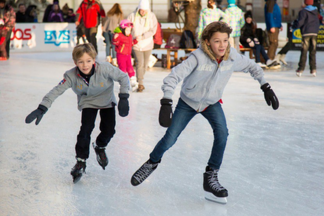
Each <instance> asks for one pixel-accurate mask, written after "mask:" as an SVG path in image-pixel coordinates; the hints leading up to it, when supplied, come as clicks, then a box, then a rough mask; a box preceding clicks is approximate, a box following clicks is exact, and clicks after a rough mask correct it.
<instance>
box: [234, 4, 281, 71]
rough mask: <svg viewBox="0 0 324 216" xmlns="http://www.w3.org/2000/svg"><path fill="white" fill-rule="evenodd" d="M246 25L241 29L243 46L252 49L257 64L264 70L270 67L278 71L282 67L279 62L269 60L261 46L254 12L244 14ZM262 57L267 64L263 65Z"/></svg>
mask: <svg viewBox="0 0 324 216" xmlns="http://www.w3.org/2000/svg"><path fill="white" fill-rule="evenodd" d="M244 19H245V24H244V26H243V27H242V29H241V37H240V42H241V44H242V46H244V47H247V48H252V49H253V51H254V55H255V62H256V63H257V64H258V65H260V67H262V68H266V67H269V68H271V69H277V68H278V66H279V65H280V63H279V62H277V61H275V60H271V59H269V57H268V55H267V53H266V52H265V49H264V47H263V46H262V44H260V41H259V39H258V38H257V35H256V28H257V26H256V23H254V22H253V17H252V12H251V11H250V10H249V11H247V12H246V13H245V14H244ZM261 55H262V57H263V58H264V60H265V63H266V64H263V63H261Z"/></svg>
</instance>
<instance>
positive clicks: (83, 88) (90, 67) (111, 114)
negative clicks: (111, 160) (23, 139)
mask: <svg viewBox="0 0 324 216" xmlns="http://www.w3.org/2000/svg"><path fill="white" fill-rule="evenodd" d="M96 56H97V52H96V50H95V48H94V47H93V45H92V44H90V43H87V44H80V45H77V46H76V47H75V48H74V49H73V53H72V57H73V61H74V63H75V65H76V67H74V68H72V69H70V70H68V71H67V72H65V74H64V78H63V80H62V81H61V82H60V83H59V84H58V85H57V86H55V87H54V88H53V89H52V90H51V91H50V92H49V93H47V94H46V95H45V97H44V98H43V100H42V102H41V103H40V104H39V106H38V108H37V109H36V110H34V111H33V112H32V113H30V114H29V115H28V116H27V117H26V120H25V121H26V123H31V122H32V121H33V120H35V119H36V125H38V123H39V122H40V120H41V119H42V117H43V115H44V114H45V113H46V112H47V110H48V109H49V108H50V107H51V105H52V103H53V102H54V100H55V99H56V98H57V97H58V96H60V95H61V94H63V93H64V92H65V91H66V90H67V89H69V88H72V90H73V91H74V93H75V94H76V95H77V99H78V109H79V110H80V111H81V112H82V117H81V128H80V132H79V134H78V136H77V143H76V145H75V151H76V159H77V163H76V164H75V166H74V167H73V168H72V171H71V175H72V176H73V182H77V181H78V180H80V178H81V176H82V173H83V172H84V171H85V168H86V159H87V158H88V157H89V148H90V141H91V132H92V130H93V128H94V126H95V120H96V116H97V113H98V110H99V113H100V118H101V121H100V131H101V132H100V134H99V135H98V136H97V139H96V141H95V142H94V143H93V146H94V149H95V152H96V154H97V161H98V163H99V165H100V166H102V168H103V169H105V167H106V166H107V165H108V158H107V155H106V153H105V148H106V146H107V145H108V143H109V141H110V139H111V138H112V137H113V135H114V134H115V125H116V120H115V118H116V117H115V106H116V104H117V101H116V98H115V95H114V81H118V82H119V84H120V91H119V92H120V93H119V95H118V96H119V102H118V112H119V115H120V116H122V117H125V116H127V115H128V111H129V105H128V97H129V93H128V92H129V79H128V76H127V74H125V73H124V72H122V71H121V70H119V69H118V68H116V67H114V66H112V65H111V64H109V63H98V62H96V61H95V59H96Z"/></svg>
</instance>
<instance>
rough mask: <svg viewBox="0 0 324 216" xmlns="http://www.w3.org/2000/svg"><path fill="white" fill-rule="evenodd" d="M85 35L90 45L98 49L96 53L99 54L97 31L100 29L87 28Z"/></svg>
mask: <svg viewBox="0 0 324 216" xmlns="http://www.w3.org/2000/svg"><path fill="white" fill-rule="evenodd" d="M84 31H85V35H86V37H87V40H88V41H89V43H91V44H92V45H93V46H94V48H95V49H96V52H97V53H98V47H97V31H98V27H92V28H85V30H84Z"/></svg>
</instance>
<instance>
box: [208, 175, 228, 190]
mask: <svg viewBox="0 0 324 216" xmlns="http://www.w3.org/2000/svg"><path fill="white" fill-rule="evenodd" d="M207 173H208V174H209V175H208V183H209V185H210V187H211V188H212V189H213V190H216V191H222V190H225V188H224V187H223V186H222V185H221V184H220V183H219V182H218V175H217V174H218V173H217V171H216V170H214V171H208V172H207Z"/></svg>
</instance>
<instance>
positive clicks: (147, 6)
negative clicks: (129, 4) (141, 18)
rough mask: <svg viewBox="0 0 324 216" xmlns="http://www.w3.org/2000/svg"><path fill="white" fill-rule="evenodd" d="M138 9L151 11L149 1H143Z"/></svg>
mask: <svg viewBox="0 0 324 216" xmlns="http://www.w3.org/2000/svg"><path fill="white" fill-rule="evenodd" d="M138 9H142V10H149V9H150V2H149V0H141V1H140V3H139V4H138Z"/></svg>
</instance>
